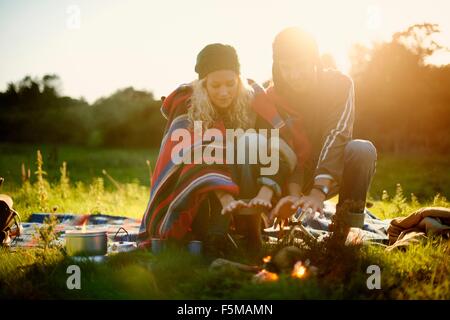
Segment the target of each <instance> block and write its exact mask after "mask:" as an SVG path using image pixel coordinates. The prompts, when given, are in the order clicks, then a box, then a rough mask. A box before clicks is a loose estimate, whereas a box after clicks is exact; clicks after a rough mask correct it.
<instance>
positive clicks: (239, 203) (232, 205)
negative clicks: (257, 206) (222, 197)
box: [221, 200, 247, 215]
mask: <svg viewBox="0 0 450 320" xmlns="http://www.w3.org/2000/svg"><path fill="white" fill-rule="evenodd" d="M241 208H247V204H246V203H245V202H244V201H243V200H233V201H231V202H229V203H228V204H227V205H225V206H224V207H223V208H222V212H221V214H223V215H225V214H228V213H233V212H234V211H236V210H239V209H241Z"/></svg>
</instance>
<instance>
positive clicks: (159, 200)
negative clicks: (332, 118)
mask: <svg viewBox="0 0 450 320" xmlns="http://www.w3.org/2000/svg"><path fill="white" fill-rule="evenodd" d="M249 84H250V85H251V86H252V88H253V90H254V92H255V93H254V98H253V99H252V102H251V104H250V105H251V109H252V110H253V112H254V113H256V115H257V116H259V117H260V118H262V119H263V120H264V121H265V123H267V124H268V125H269V127H271V128H282V127H283V126H284V122H283V121H282V120H281V117H280V116H279V115H278V113H277V111H276V109H275V106H274V105H273V104H272V103H271V102H270V100H269V99H267V97H266V95H265V92H264V89H262V88H261V87H259V86H258V85H257V84H256V83H254V82H252V81H249ZM191 96H192V87H191V86H190V85H183V86H180V87H179V88H178V89H177V90H175V91H174V92H173V93H171V94H170V95H169V96H168V97H167V98H166V99H164V102H163V104H162V107H161V112H162V114H163V116H164V117H165V118H166V119H167V125H166V128H165V130H164V137H163V140H162V142H161V147H160V151H159V156H158V159H157V162H156V166H155V169H154V173H153V176H152V188H151V194H150V200H149V202H148V205H147V208H146V210H145V214H144V217H143V219H142V224H141V228H140V234H139V240H140V246H143V247H146V246H149V245H150V240H151V238H154V237H156V238H160V239H168V238H172V239H182V238H183V237H184V236H185V235H186V234H187V233H188V232H189V231H191V225H192V222H193V220H194V218H195V216H196V213H197V212H198V209H199V206H200V204H201V202H202V201H203V200H204V199H205V198H206V196H207V195H208V193H209V192H214V191H217V190H222V191H224V192H227V193H229V194H232V195H233V196H235V197H236V196H238V194H239V187H238V185H236V183H235V182H233V180H232V175H231V172H230V168H229V165H228V164H220V162H221V161H215V163H213V164H206V163H205V161H204V160H205V159H203V161H202V163H200V164H198V163H193V162H194V161H192V163H186V162H183V163H179V164H176V163H174V161H173V160H172V150H173V148H174V146H175V145H177V144H178V143H179V141H171V135H172V133H173V132H174V131H175V130H177V129H186V130H188V131H189V132H190V134H191V145H190V146H189V148H187V149H188V150H184V152H183V154H194V150H195V149H197V148H202V149H203V147H204V145H203V142H202V139H195V138H194V130H193V128H192V124H191V122H190V120H189V118H188V114H187V112H188V108H189V107H190V97H191ZM213 128H215V129H218V130H220V131H221V132H222V137H226V135H225V130H226V127H225V125H224V123H223V121H222V120H220V119H219V120H217V121H216V122H215V124H214V126H213ZM280 134H281V135H282V133H280ZM280 140H282V139H280ZM207 144H210V142H208V143H207ZM214 144H215V147H217V146H221V145H223V146H224V145H225V142H224V141H214ZM224 149H225V148H224ZM280 149H284V151H285V153H286V154H288V156H287V157H291V158H290V166H291V167H292V170H293V167H294V166H295V161H296V159H292V154H293V152H292V150H290V148H289V146H288V145H287V144H285V143H284V144H283V146H282V147H281V148H280ZM286 149H289V150H286ZM280 151H281V153H282V154H283V150H280ZM225 152H226V150H223V154H224V155H225ZM202 154H203V153H202ZM215 154H217V152H215V153H214V155H212V157H214V156H215ZM285 156H286V155H285ZM294 157H295V154H294ZM209 160H213V159H209ZM176 162H178V161H176ZM208 162H209V163H211V162H213V161H208ZM222 162H225V161H222Z"/></svg>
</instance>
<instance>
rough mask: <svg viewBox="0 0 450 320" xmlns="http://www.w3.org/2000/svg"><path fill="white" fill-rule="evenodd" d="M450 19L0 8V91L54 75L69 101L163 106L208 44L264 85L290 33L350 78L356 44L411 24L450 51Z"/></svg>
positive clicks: (278, 6)
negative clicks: (127, 94)
mask: <svg viewBox="0 0 450 320" xmlns="http://www.w3.org/2000/svg"><path fill="white" fill-rule="evenodd" d="M449 12H450V1H448V0H430V1H419V0H395V1H394V0H340V1H333V0H330V1H325V0H323V1H318V0H314V1H301V0H271V1H264V0H247V1H243V0H227V1H225V0H221V1H219V0H190V1H183V0H180V1H174V0H158V1H156V0H149V1H144V0H142V1H139V0H127V1H111V0H108V1H106V0H103V1H102V0H85V1H77V0H71V1H68V0H54V1H49V0H45V1H44V0H42V1H32V0H9V1H8V0H0V90H4V89H5V88H6V84H7V83H8V82H10V81H18V80H20V79H22V78H23V77H24V76H25V75H27V74H29V75H31V76H39V77H41V76H43V75H44V74H46V73H56V74H58V75H59V76H60V77H61V79H62V82H63V88H62V92H63V94H66V95H70V96H73V97H77V98H78V97H81V96H83V97H85V98H86V99H87V100H88V101H89V102H93V101H94V100H95V99H97V98H99V97H101V96H106V95H109V94H111V93H112V92H113V91H115V90H116V89H119V88H123V87H127V86H133V87H135V88H136V89H144V90H148V91H153V92H154V93H155V96H156V97H159V96H161V95H167V94H168V93H170V91H172V90H173V89H174V88H176V87H177V86H178V85H179V84H181V83H184V82H189V81H191V80H193V79H194V78H195V77H196V74H195V73H194V65H195V58H196V55H197V53H198V52H199V51H200V50H201V49H202V48H203V47H204V46H205V45H206V44H208V43H212V42H222V43H228V44H231V45H233V46H235V48H236V49H237V51H238V54H239V56H240V60H241V65H242V71H243V74H244V75H245V76H247V77H250V78H253V79H255V80H257V81H260V82H262V81H265V80H267V79H269V78H270V77H271V63H272V62H271V54H272V53H271V44H272V40H273V38H274V36H275V35H276V34H277V33H278V32H279V31H281V30H282V29H283V28H285V27H287V26H292V25H298V26H301V27H303V28H305V29H306V30H309V31H310V32H312V33H313V34H314V35H315V36H316V38H317V40H318V42H319V46H320V49H321V52H322V53H326V52H328V53H331V54H332V55H333V56H334V57H335V59H336V61H337V64H338V66H339V67H340V68H341V69H342V70H344V71H347V70H348V68H349V65H350V63H349V61H348V58H347V55H348V49H349V47H350V46H351V44H353V43H356V42H363V43H366V44H367V43H370V41H373V40H382V39H389V38H390V36H391V35H392V33H393V32H395V31H399V30H403V29H405V28H406V27H408V26H409V25H411V24H413V23H421V22H433V23H439V24H440V26H441V30H442V35H441V41H442V43H443V44H445V45H447V46H448V47H450V19H449ZM435 61H436V62H437V63H450V57H449V55H446V56H440V57H436V59H435Z"/></svg>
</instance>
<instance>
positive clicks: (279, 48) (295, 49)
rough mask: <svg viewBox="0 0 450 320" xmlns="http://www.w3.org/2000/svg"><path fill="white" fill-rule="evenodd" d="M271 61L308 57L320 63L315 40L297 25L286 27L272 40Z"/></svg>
mask: <svg viewBox="0 0 450 320" xmlns="http://www.w3.org/2000/svg"><path fill="white" fill-rule="evenodd" d="M272 49H273V61H274V62H277V61H278V60H279V59H280V58H287V59H289V58H295V57H299V56H303V57H308V58H310V59H311V60H312V61H315V62H316V63H317V64H319V63H320V55H319V49H318V46H317V42H316V40H315V39H314V37H313V36H312V35H310V34H309V33H307V32H305V31H303V30H301V29H300V28H297V27H290V28H286V29H284V30H283V31H281V32H280V33H279V34H278V35H277V36H276V37H275V40H274V41H273V44H272Z"/></svg>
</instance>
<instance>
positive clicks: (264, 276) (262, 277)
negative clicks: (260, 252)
mask: <svg viewBox="0 0 450 320" xmlns="http://www.w3.org/2000/svg"><path fill="white" fill-rule="evenodd" d="M255 279H256V281H258V282H272V281H277V280H278V275H277V274H276V273H273V272H270V271H267V270H266V269H262V270H261V271H260V272H259V273H258V274H257V275H256V276H255Z"/></svg>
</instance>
